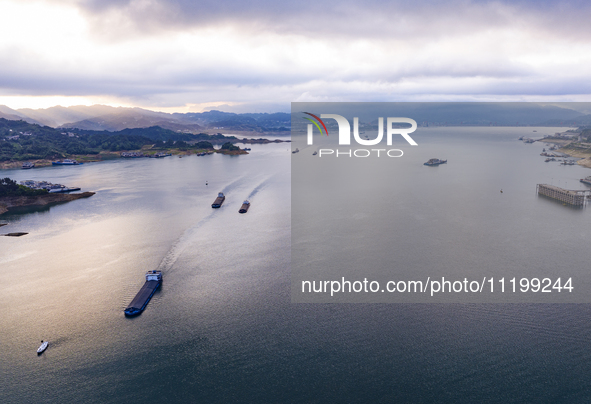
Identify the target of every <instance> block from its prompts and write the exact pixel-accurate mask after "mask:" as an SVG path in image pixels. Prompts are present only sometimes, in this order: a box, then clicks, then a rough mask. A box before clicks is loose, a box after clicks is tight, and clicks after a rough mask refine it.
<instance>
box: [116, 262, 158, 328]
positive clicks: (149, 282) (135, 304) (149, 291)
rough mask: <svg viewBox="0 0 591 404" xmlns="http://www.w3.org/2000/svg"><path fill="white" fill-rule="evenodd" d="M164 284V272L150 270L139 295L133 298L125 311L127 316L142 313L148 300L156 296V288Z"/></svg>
mask: <svg viewBox="0 0 591 404" xmlns="http://www.w3.org/2000/svg"><path fill="white" fill-rule="evenodd" d="M161 284H162V272H161V271H148V273H147V274H146V283H144V286H142V288H141V289H140V291H139V292H137V295H135V297H134V298H133V300H132V301H131V303H129V307H127V308H126V309H125V310H124V311H123V312H124V313H125V315H126V316H129V317H131V316H137V315H138V314H141V312H142V311H144V309H145V308H146V306H147V305H148V302H149V301H150V299H151V298H152V296H154V292H156V289H158V287H159V286H160V285H161Z"/></svg>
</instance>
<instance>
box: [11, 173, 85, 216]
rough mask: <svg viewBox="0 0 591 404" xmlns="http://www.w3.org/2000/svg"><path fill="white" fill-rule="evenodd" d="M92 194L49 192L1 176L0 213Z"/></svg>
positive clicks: (66, 200) (72, 199)
mask: <svg viewBox="0 0 591 404" xmlns="http://www.w3.org/2000/svg"><path fill="white" fill-rule="evenodd" d="M94 194H95V193H94V192H82V193H79V194H62V193H50V192H48V191H47V190H45V189H43V190H40V189H32V188H28V187H25V186H24V185H19V184H17V183H16V181H14V180H11V179H10V178H3V179H0V215H2V214H4V213H6V212H8V211H9V210H11V209H14V208H19V207H27V206H45V205H49V204H57V203H63V202H69V201H74V200H76V199H80V198H88V197H90V196H92V195H94Z"/></svg>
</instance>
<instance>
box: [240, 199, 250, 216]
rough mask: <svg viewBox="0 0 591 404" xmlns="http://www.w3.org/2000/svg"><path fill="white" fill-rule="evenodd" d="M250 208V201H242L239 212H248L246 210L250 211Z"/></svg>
mask: <svg viewBox="0 0 591 404" xmlns="http://www.w3.org/2000/svg"><path fill="white" fill-rule="evenodd" d="M248 208H250V202H249V201H244V202H242V206H241V207H240V210H239V211H238V213H246V212H248Z"/></svg>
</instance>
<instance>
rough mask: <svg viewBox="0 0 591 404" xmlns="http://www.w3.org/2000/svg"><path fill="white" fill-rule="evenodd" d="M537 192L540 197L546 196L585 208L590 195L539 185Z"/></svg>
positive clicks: (582, 191) (553, 186)
mask: <svg viewBox="0 0 591 404" xmlns="http://www.w3.org/2000/svg"><path fill="white" fill-rule="evenodd" d="M536 190H537V192H538V194H539V195H544V196H547V197H549V198H552V199H556V200H557V201H560V202H563V203H568V204H569V205H573V206H584V205H585V203H586V197H587V196H588V195H589V191H584V190H581V191H579V190H569V189H564V188H560V187H557V186H555V185H548V184H538V185H536Z"/></svg>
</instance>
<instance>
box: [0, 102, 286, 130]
mask: <svg viewBox="0 0 591 404" xmlns="http://www.w3.org/2000/svg"><path fill="white" fill-rule="evenodd" d="M0 118H4V119H7V120H23V121H25V122H28V123H33V124H38V125H44V126H49V127H52V128H77V129H85V130H97V131H104V130H106V131H110V132H115V131H120V130H123V129H135V128H149V127H153V126H159V127H161V128H164V129H169V130H173V131H176V132H187V133H196V132H202V131H211V130H218V129H225V130H226V131H227V130H234V131H255V132H270V131H289V128H290V124H291V117H290V114H286V113H281V112H278V113H272V114H268V113H249V114H235V113H231V112H222V111H208V112H202V113H197V112H189V113H172V114H169V113H165V112H155V111H150V110H147V109H143V108H125V107H110V106H106V105H92V106H83V105H79V106H73V107H61V106H55V107H51V108H45V109H30V108H23V109H16V110H15V109H12V108H9V107H7V106H5V105H0Z"/></svg>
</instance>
